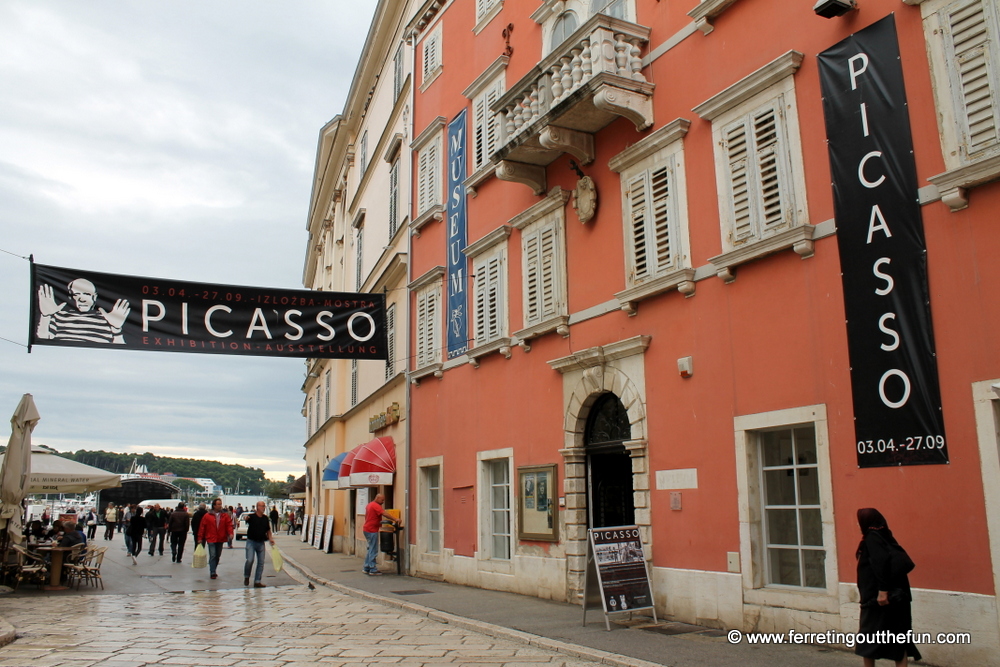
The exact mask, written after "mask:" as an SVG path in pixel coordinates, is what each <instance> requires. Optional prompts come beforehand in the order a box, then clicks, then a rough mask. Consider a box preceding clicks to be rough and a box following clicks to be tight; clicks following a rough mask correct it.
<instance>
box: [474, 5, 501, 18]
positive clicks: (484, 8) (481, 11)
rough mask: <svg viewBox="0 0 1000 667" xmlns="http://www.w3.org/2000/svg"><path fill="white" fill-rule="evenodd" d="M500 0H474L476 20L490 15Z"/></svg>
mask: <svg viewBox="0 0 1000 667" xmlns="http://www.w3.org/2000/svg"><path fill="white" fill-rule="evenodd" d="M498 2H500V0H476V20H477V21H478V20H480V19H481V18H483V17H484V16H486V15H487V14H489V13H490V10H491V9H493V6H494V5H496V4H497V3H498Z"/></svg>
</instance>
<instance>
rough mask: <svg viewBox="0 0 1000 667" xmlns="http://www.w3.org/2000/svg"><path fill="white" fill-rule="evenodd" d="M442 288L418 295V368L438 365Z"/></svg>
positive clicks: (424, 291)
mask: <svg viewBox="0 0 1000 667" xmlns="http://www.w3.org/2000/svg"><path fill="white" fill-rule="evenodd" d="M440 300H441V292H440V288H437V287H435V288H431V289H427V290H423V291H421V292H418V293H417V368H422V367H424V366H429V365H430V364H433V363H436V362H437V361H438V360H439V359H438V350H439V348H440V342H439V341H440V329H439V326H440V325H439V322H438V320H440V313H439V310H440V309H439V303H440Z"/></svg>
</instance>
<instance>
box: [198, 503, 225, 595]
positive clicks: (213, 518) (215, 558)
mask: <svg viewBox="0 0 1000 667" xmlns="http://www.w3.org/2000/svg"><path fill="white" fill-rule="evenodd" d="M232 537H233V520H232V519H230V518H229V514H228V513H227V512H223V511H222V498H216V499H215V500H213V501H212V509H211V511H210V512H209V513H208V514H206V515H205V516H204V517H202V519H201V523H200V524H199V525H198V542H199V543H201V544H204V545H207V547H208V571H209V572H211V575H212V579H218V578H219V575H217V574H216V573H215V570H216V568H218V567H219V558H220V557H221V556H222V546H223V545H224V544H226V543H227V542H229V540H231V539H232Z"/></svg>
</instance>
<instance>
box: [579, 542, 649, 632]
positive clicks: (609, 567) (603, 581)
mask: <svg viewBox="0 0 1000 667" xmlns="http://www.w3.org/2000/svg"><path fill="white" fill-rule="evenodd" d="M588 532H589V533H590V545H591V548H592V549H593V554H594V564H595V566H596V567H597V580H598V583H599V585H600V587H601V601H602V602H603V603H604V613H605V614H610V613H613V612H617V611H634V610H636V609H648V608H649V607H652V606H653V593H652V590H651V588H650V585H649V573H648V572H647V571H646V558H645V556H644V555H643V552H642V539H641V538H640V536H639V527H638V526H617V527H614V528H591V529H590V530H589V531H588Z"/></svg>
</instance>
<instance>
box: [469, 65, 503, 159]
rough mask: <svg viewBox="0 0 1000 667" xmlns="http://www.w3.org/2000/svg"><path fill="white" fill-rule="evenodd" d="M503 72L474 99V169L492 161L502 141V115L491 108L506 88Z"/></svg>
mask: <svg viewBox="0 0 1000 667" xmlns="http://www.w3.org/2000/svg"><path fill="white" fill-rule="evenodd" d="M505 89H506V88H505V86H504V79H503V74H501V75H500V77H499V78H497V80H496V81H494V82H493V83H491V84H489V85H488V86H487V87H486V89H485V90H483V91H482V92H481V93H479V95H477V96H476V97H475V98H474V99H473V100H472V137H473V144H474V145H473V169H474V170H476V169H479V168H480V167H482V166H483V165H485V164H486V163H488V162H489V161H490V156H491V155H493V153H495V152H496V150H497V148H499V143H500V121H501V116H500V114H498V113H495V112H494V111H492V110H491V109H490V106H491V105H492V104H493V103H494V102H496V101H497V100H498V99H499V98H500V97H501V96H502V95H503V94H504V90H505Z"/></svg>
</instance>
